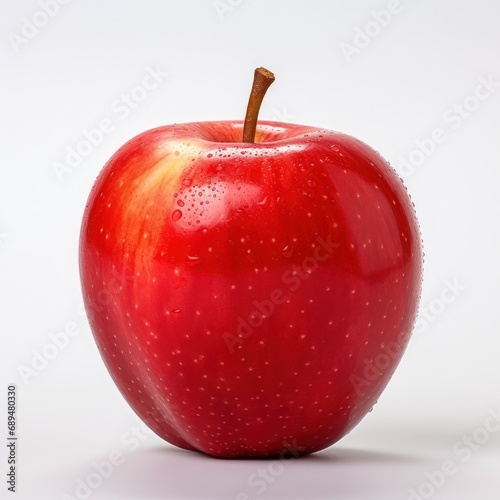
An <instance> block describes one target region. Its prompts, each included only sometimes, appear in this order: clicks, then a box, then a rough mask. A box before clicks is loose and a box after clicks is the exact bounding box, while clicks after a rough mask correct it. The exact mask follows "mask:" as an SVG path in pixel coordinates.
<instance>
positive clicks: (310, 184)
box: [307, 179, 316, 188]
mask: <svg viewBox="0 0 500 500" xmlns="http://www.w3.org/2000/svg"><path fill="white" fill-rule="evenodd" d="M307 185H308V186H310V187H312V188H313V187H316V181H313V180H312V179H309V180H308V181H307Z"/></svg>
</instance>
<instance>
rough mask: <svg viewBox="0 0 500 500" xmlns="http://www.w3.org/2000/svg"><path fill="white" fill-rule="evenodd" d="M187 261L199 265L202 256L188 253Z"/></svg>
mask: <svg viewBox="0 0 500 500" xmlns="http://www.w3.org/2000/svg"><path fill="white" fill-rule="evenodd" d="M187 261H188V264H190V265H192V266H197V265H198V264H199V263H200V262H201V257H200V256H199V255H188V256H187Z"/></svg>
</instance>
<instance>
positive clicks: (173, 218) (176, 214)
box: [172, 210, 182, 222]
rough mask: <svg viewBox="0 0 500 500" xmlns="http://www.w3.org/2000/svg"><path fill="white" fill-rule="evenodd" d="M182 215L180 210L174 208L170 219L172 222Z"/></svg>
mask: <svg viewBox="0 0 500 500" xmlns="http://www.w3.org/2000/svg"><path fill="white" fill-rule="evenodd" d="M181 217H182V212H181V211H180V210H174V211H173V212H172V220H173V221H174V222H176V221H178V220H179V219H180V218H181Z"/></svg>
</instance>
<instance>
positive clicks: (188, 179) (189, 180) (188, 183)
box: [182, 177, 193, 187]
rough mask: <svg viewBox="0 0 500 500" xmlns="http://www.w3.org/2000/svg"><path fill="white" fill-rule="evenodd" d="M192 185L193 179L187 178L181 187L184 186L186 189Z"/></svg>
mask: <svg viewBox="0 0 500 500" xmlns="http://www.w3.org/2000/svg"><path fill="white" fill-rule="evenodd" d="M192 183H193V179H191V178H190V177H188V178H186V179H184V180H183V181H182V185H183V186H186V187H189V186H191V184H192Z"/></svg>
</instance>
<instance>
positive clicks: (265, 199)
mask: <svg viewBox="0 0 500 500" xmlns="http://www.w3.org/2000/svg"><path fill="white" fill-rule="evenodd" d="M256 203H257V205H265V204H266V203H267V196H264V198H262V200H260V201H257V202H256Z"/></svg>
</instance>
